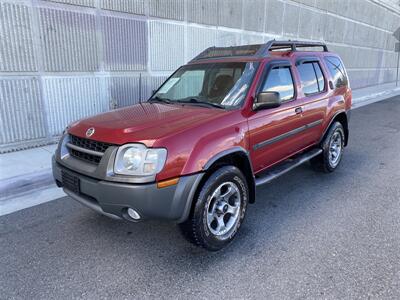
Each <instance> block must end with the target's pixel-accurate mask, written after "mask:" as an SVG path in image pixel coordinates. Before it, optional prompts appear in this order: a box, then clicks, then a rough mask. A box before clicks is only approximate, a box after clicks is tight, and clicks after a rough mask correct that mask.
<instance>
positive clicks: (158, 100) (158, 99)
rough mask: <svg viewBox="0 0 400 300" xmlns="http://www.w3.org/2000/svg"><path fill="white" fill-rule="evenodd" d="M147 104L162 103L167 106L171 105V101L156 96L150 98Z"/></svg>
mask: <svg viewBox="0 0 400 300" xmlns="http://www.w3.org/2000/svg"><path fill="white" fill-rule="evenodd" d="M149 102H162V103H168V104H171V103H172V101H171V100H169V99H167V98H161V97H158V96H156V97H154V98H151V99H150V100H149Z"/></svg>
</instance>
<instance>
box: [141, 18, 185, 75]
mask: <svg viewBox="0 0 400 300" xmlns="http://www.w3.org/2000/svg"><path fill="white" fill-rule="evenodd" d="M184 46H185V45H184V26H183V25H175V24H168V23H163V22H158V21H152V22H150V45H149V47H150V51H151V52H150V55H151V59H150V61H151V69H152V70H155V71H172V70H174V69H176V68H177V67H179V66H180V65H182V64H183V63H184V60H185V59H184Z"/></svg>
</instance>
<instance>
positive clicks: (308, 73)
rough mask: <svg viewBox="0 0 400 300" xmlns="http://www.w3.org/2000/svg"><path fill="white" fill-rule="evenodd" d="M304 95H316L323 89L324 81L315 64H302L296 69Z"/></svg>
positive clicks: (318, 67)
mask: <svg viewBox="0 0 400 300" xmlns="http://www.w3.org/2000/svg"><path fill="white" fill-rule="evenodd" d="M297 70H298V71H299V75H300V80H301V85H302V87H303V92H304V94H305V95H311V94H317V93H320V92H322V91H323V90H324V89H325V80H324V76H323V75H322V71H321V68H320V66H319V64H318V63H317V62H308V63H303V64H301V65H299V66H298V67H297Z"/></svg>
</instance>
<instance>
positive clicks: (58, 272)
mask: <svg viewBox="0 0 400 300" xmlns="http://www.w3.org/2000/svg"><path fill="white" fill-rule="evenodd" d="M0 245H1V246H0V298H1V299H14V298H15V299H63V298H68V299H71V298H84V299H109V298H114V299H134V298H135V299H136V298H154V297H157V298H168V299H188V298H203V299H204V298H207V299H216V298H235V299H238V298H240V299H241V298H253V299H260V298H263V299H304V298H314V299H315V298H318V299H319V298H327V299H357V298H362V299H365V298H372V299H382V298H384V299H400V97H397V98H396V99H389V100H386V101H383V102H378V103H374V104H371V105H368V106H365V107H362V108H359V109H356V110H354V111H353V112H352V116H351V123H350V143H349V146H348V147H347V148H346V149H345V153H344V157H343V161H342V164H341V166H340V167H339V169H338V170H337V171H336V172H334V173H332V174H321V173H316V172H314V171H312V170H311V168H310V167H309V165H308V164H306V165H304V166H301V167H299V168H298V169H296V170H294V171H292V172H291V173H288V174H286V175H284V176H283V177H281V178H279V179H277V180H275V181H273V182H272V183H270V184H268V185H265V186H263V187H261V188H259V189H258V191H257V199H256V203H255V204H254V205H250V206H249V209H248V212H247V215H246V220H245V222H244V224H243V226H242V228H241V230H240V232H239V234H238V236H237V238H236V240H235V242H234V243H232V244H231V245H230V246H229V247H228V248H226V249H225V250H222V251H220V252H217V253H210V252H206V251H205V250H202V249H200V248H196V247H194V246H192V245H191V244H189V243H187V242H186V241H185V240H184V239H183V238H182V237H181V235H180V233H179V232H178V230H177V228H176V226H175V225H173V224H168V223H161V222H143V223H137V224H133V223H128V222H121V221H115V220H111V219H108V218H106V217H103V216H100V215H98V214H96V213H95V212H93V211H91V210H89V209H87V208H85V207H83V206H81V205H80V204H79V203H76V202H75V201H73V200H71V199H70V198H68V197H64V198H60V199H57V200H55V201H52V202H48V203H45V204H41V205H38V206H35V207H32V208H29V209H25V210H21V211H18V212H15V213H12V214H9V215H6V216H3V217H0Z"/></svg>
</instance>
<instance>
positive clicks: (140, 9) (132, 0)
mask: <svg viewBox="0 0 400 300" xmlns="http://www.w3.org/2000/svg"><path fill="white" fill-rule="evenodd" d="M101 8H102V9H108V10H115V11H121V12H126V13H132V14H137V15H144V14H145V9H144V0H101Z"/></svg>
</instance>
